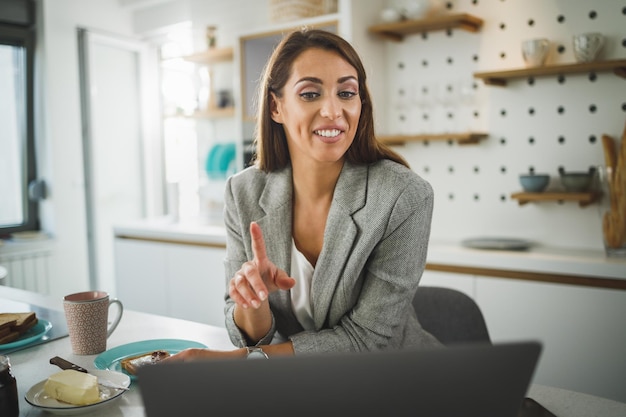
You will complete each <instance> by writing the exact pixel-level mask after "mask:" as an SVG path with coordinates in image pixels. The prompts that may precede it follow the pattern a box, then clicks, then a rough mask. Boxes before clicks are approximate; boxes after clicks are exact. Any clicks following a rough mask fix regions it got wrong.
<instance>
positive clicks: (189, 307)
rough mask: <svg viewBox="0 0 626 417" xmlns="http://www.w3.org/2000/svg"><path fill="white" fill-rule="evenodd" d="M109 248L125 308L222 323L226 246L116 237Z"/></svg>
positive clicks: (209, 322)
mask: <svg viewBox="0 0 626 417" xmlns="http://www.w3.org/2000/svg"><path fill="white" fill-rule="evenodd" d="M114 250H115V276H116V288H117V296H118V298H119V299H120V300H122V302H123V303H124V306H125V307H126V308H129V309H132V310H137V311H143V312H146V313H154V314H162V315H166V316H170V317H176V318H181V319H186V320H193V321H197V322H201V323H206V324H211V325H214V326H224V293H225V278H224V275H225V272H224V258H225V257H226V248H220V247H211V246H204V245H197V244H188V243H187V244H185V243H176V242H160V241H150V240H142V239H132V238H116V239H115V243H114Z"/></svg>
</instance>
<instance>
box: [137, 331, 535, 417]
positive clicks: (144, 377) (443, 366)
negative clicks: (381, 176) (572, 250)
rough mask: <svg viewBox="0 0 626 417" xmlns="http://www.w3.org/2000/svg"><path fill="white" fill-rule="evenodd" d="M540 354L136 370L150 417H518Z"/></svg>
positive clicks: (461, 350)
mask: <svg viewBox="0 0 626 417" xmlns="http://www.w3.org/2000/svg"><path fill="white" fill-rule="evenodd" d="M540 351H541V345H540V344H539V343H537V342H519V343H508V344H494V345H466V346H455V347H445V348H437V349H428V350H407V351H394V352H369V353H352V354H332V355H311V356H296V357H281V358H270V359H268V360H243V359H240V360H233V359H230V360H216V361H201V362H191V363H189V362H187V363H166V364H161V365H155V366H149V367H144V368H142V369H140V371H139V374H138V380H137V382H138V384H139V388H140V390H141V394H142V397H143V401H144V405H145V408H146V415H147V416H148V417H161V416H168V417H169V416H172V415H185V416H187V415H189V416H193V415H211V416H257V415H269V416H278V417H283V416H285V417H287V416H289V417H294V416H298V417H302V416H315V417H319V416H326V415H331V416H360V417H361V416H365V417H367V416H376V417H386V416H394V417H395V416H429V417H439V416H441V417H451V416H470V417H471V416H477V417H478V416H480V417H485V416H498V417H507V416H510V417H515V416H517V413H518V411H519V409H520V406H521V404H522V401H523V399H524V397H525V394H526V391H527V388H528V385H529V384H530V381H531V378H532V375H533V373H534V369H535V366H536V364H537V361H538V358H539V354H540Z"/></svg>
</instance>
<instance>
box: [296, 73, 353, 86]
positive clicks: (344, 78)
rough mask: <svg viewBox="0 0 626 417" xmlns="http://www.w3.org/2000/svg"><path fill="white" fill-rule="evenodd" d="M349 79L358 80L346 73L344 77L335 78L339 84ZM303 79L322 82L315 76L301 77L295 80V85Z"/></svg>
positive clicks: (317, 82) (316, 82)
mask: <svg viewBox="0 0 626 417" xmlns="http://www.w3.org/2000/svg"><path fill="white" fill-rule="evenodd" d="M350 80H354V81H356V82H357V83H358V80H357V78H356V77H355V76H354V75H346V76H345V77H341V78H339V79H338V80H337V82H338V83H339V84H342V83H345V82H346V81H350ZM304 81H309V82H312V83H315V84H324V83H323V82H322V80H321V79H319V78H317V77H302V78H300V79H299V80H298V81H296V85H297V84H300V83H301V82H304Z"/></svg>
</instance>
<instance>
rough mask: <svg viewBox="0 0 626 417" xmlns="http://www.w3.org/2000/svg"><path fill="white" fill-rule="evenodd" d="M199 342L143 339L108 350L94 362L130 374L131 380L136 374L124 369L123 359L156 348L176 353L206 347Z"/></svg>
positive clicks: (98, 365)
mask: <svg viewBox="0 0 626 417" xmlns="http://www.w3.org/2000/svg"><path fill="white" fill-rule="evenodd" d="M206 347H207V346H206V345H203V344H202V343H199V342H194V341H191V340H180V339H154V340H143V341H141V342H133V343H129V344H126V345H121V346H117V347H114V348H111V349H109V350H106V351H104V352H102V353H101V354H99V355H98V356H96V358H95V359H94V361H93V363H94V365H95V366H96V368H98V369H108V370H110V371H115V372H121V373H124V374H125V375H127V376H129V377H130V379H131V380H134V379H135V376H134V375H131V374H129V373H127V372H126V371H125V370H123V369H122V364H121V361H122V359H125V358H129V357H131V356H137V355H143V354H144V353H149V352H153V351H155V350H165V351H167V352H169V353H170V354H172V355H174V354H176V353H178V352H180V351H183V350H185V349H188V348H201V349H203V348H206Z"/></svg>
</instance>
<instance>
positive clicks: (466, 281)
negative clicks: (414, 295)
mask: <svg viewBox="0 0 626 417" xmlns="http://www.w3.org/2000/svg"><path fill="white" fill-rule="evenodd" d="M474 283H475V278H474V276H472V275H465V274H455V273H453V272H440V271H429V270H426V271H424V273H423V274H422V279H421V280H420V286H429V287H444V288H452V289H453V290H457V291H461V292H462V293H465V294H467V295H468V296H470V297H472V298H474V299H476V294H475V293H474Z"/></svg>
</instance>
